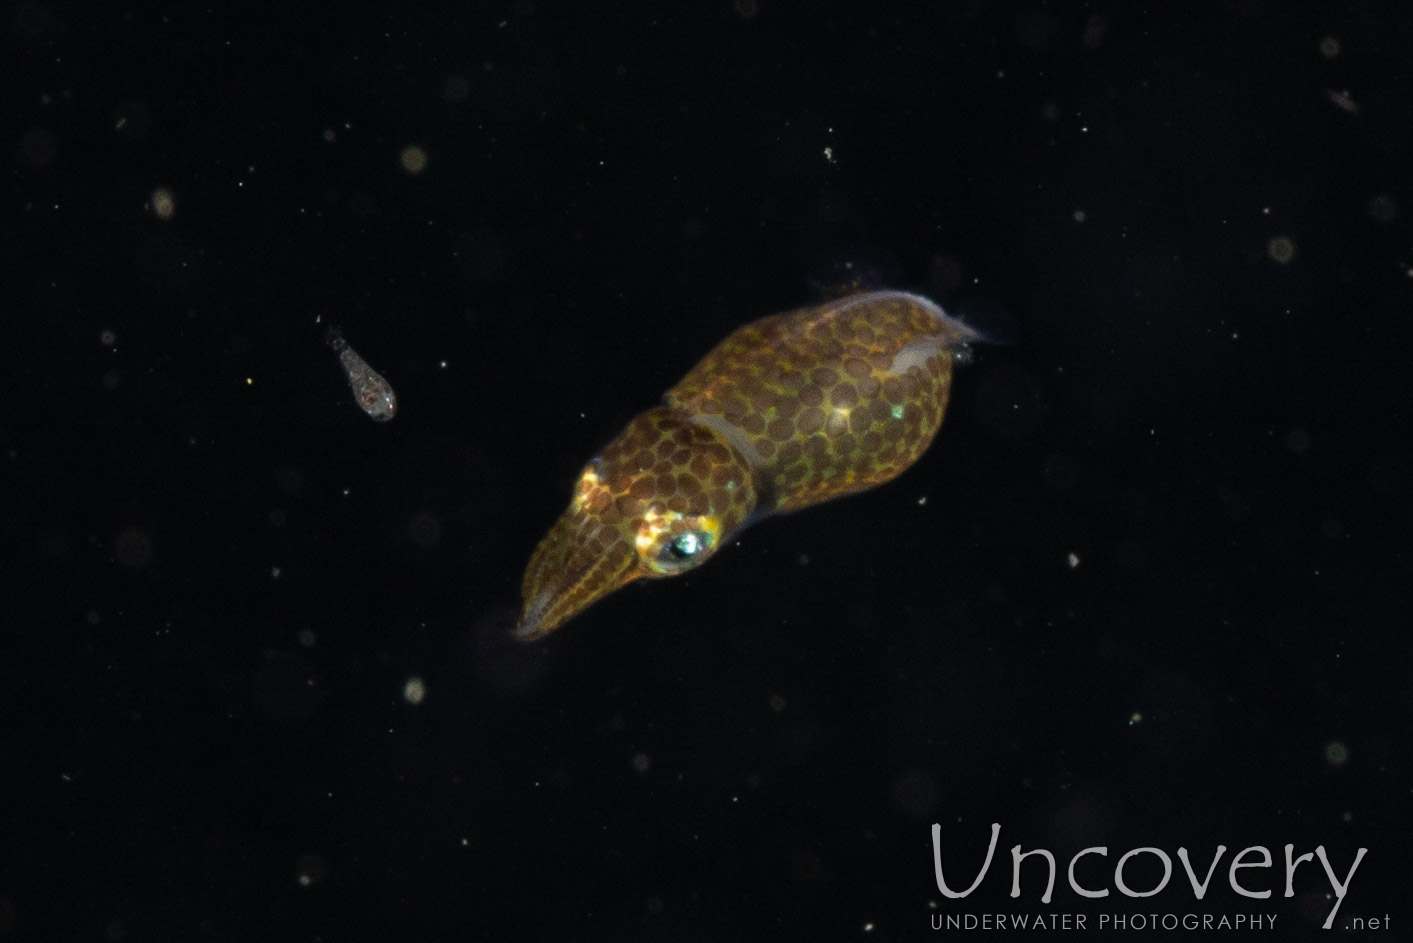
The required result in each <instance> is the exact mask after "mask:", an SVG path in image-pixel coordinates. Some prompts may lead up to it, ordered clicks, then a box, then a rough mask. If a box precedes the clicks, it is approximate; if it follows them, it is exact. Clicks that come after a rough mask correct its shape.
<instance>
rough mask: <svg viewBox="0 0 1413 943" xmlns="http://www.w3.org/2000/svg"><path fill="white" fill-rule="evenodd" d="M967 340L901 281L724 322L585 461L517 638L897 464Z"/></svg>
mask: <svg viewBox="0 0 1413 943" xmlns="http://www.w3.org/2000/svg"><path fill="white" fill-rule="evenodd" d="M981 339H982V338H981V337H980V336H979V335H978V334H977V333H976V332H975V331H974V330H972V329H971V328H969V327H968V326H966V325H965V324H963V323H962V322H960V321H958V320H956V319H954V318H951V317H948V316H947V315H946V314H944V313H943V311H942V309H941V308H940V307H938V306H937V305H936V304H934V303H932V302H931V301H929V300H927V299H926V298H922V297H920V296H918V295H912V294H908V293H906V292H901V291H871V292H866V293H863V294H856V295H851V296H849V297H845V298H838V299H835V300H833V301H829V302H826V303H824V304H819V305H814V306H811V307H807V308H800V309H798V310H795V311H790V312H786V313H784V314H776V315H772V316H770V317H767V318H762V319H760V320H759V321H753V322H751V323H750V324H747V325H745V326H743V327H741V328H738V329H737V330H736V331H735V332H734V333H732V334H731V335H730V336H729V337H727V338H726V339H725V340H724V341H722V342H721V343H720V344H718V345H717V346H716V348H715V349H714V350H712V351H711V353H709V354H707V355H706V357H705V358H704V359H703V360H702V361H701V362H700V363H698V364H697V365H696V366H695V367H694V368H692V370H691V372H689V373H688V374H687V375H686V376H685V377H683V378H682V381H681V382H680V383H678V384H677V385H676V386H674V387H673V388H672V389H670V390H668V391H667V395H666V396H665V397H664V398H663V403H662V405H660V406H655V407H653V408H652V409H649V410H648V411H647V412H645V413H642V414H641V415H639V416H638V417H637V418H635V419H634V420H633V421H632V422H630V423H629V424H628V427H627V428H626V429H624V430H623V431H622V432H621V433H620V434H619V435H618V437H617V438H616V439H614V440H613V441H612V442H610V443H609V444H608V445H607V446H606V447H605V448H604V449H603V451H602V452H601V453H600V454H599V455H598V456H596V457H595V458H593V459H592V460H591V461H590V462H589V464H588V465H587V466H586V467H585V468H584V471H583V473H582V474H581V475H580V476H579V481H578V484H577V485H576V486H575V489H574V496H573V499H572V500H571V501H570V503H569V508H568V509H567V510H566V511H565V512H564V514H563V515H562V516H561V517H560V518H559V520H558V522H557V523H555V525H554V526H553V527H552V528H551V529H550V532H549V533H548V534H546V535H545V537H544V539H543V540H541V541H540V544H539V546H538V547H537V548H536V549H535V552H534V554H533V555H532V556H531V557H530V563H529V565H528V566H527V567H526V569H525V576H524V580H523V582H522V584H521V596H522V600H523V608H522V609H521V613H520V621H519V625H518V627H517V629H516V637H517V638H519V639H521V640H523V641H532V640H534V639H539V638H543V637H544V636H545V635H548V634H549V633H550V632H552V631H554V630H555V629H557V628H558V627H559V626H561V625H563V624H564V623H565V622H566V621H568V620H569V619H571V618H573V617H574V616H575V615H577V614H578V613H579V612H581V611H583V610H584V609H585V608H587V607H588V606H590V605H592V604H593V603H594V602H596V601H598V600H600V599H602V598H603V597H604V596H607V595H608V594H609V593H611V592H613V591H614V590H616V589H618V588H619V587H621V586H624V585H626V584H627V583H630V582H632V581H633V580H636V579H639V578H640V577H647V578H657V577H664V576H676V575H678V574H680V573H685V572H687V571H688V570H692V569H695V568H696V567H699V566H701V565H702V564H703V563H705V562H706V561H707V560H708V559H710V558H711V556H712V555H713V554H714V553H715V552H716V551H717V549H718V548H720V547H722V546H724V545H725V544H726V543H727V542H728V541H730V540H731V539H732V537H734V536H735V535H736V534H737V533H739V532H740V531H741V529H742V528H743V527H745V526H746V525H748V524H751V523H754V522H755V521H758V520H760V519H761V518H764V517H769V516H770V515H772V514H783V513H786V512H789V511H798V510H799V509H800V508H804V507H809V506H810V505H812V504H818V503H819V502H821V501H828V500H829V499H830V498H837V497H839V496H841V495H846V494H852V493H854V492H856V491H863V490H864V489H866V488H872V487H874V486H875V485H879V484H882V483H883V482H885V481H888V480H889V479H891V478H894V477H896V476H897V475H898V474H900V473H901V472H902V471H903V470H904V469H906V468H907V467H908V466H910V465H912V464H913V462H915V461H917V459H918V457H919V456H921V455H922V453H923V452H924V451H926V450H927V447H928V446H929V445H930V444H931V443H932V439H933V437H934V436H935V435H936V434H937V430H938V428H939V427H940V426H941V425H942V414H943V412H945V410H946V408H947V397H948V393H949V391H950V389H951V384H952V369H953V366H954V364H959V363H965V362H966V361H967V360H968V359H969V348H968V344H969V343H970V342H973V341H979V340H981Z"/></svg>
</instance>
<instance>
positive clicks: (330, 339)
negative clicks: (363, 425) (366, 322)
mask: <svg viewBox="0 0 1413 943" xmlns="http://www.w3.org/2000/svg"><path fill="white" fill-rule="evenodd" d="M324 343H326V344H328V345H329V346H330V347H332V348H333V349H334V351H335V353H337V354H338V355H339V363H340V364H341V365H342V366H343V372H344V373H345V374H346V375H347V376H348V385H349V387H350V388H351V389H352V390H353V398H354V399H355V400H357V401H358V406H359V408H360V409H362V410H363V411H364V412H365V413H367V414H368V415H369V416H371V417H372V418H374V419H376V420H377V421H378V422H387V421H388V420H389V419H391V418H392V417H393V416H395V415H397V394H396V393H394V392H393V388H392V386H391V385H389V383H388V381H387V380H385V379H383V375H382V374H381V373H379V372H377V371H376V370H374V369H373V368H372V367H370V366H368V361H366V360H364V359H363V358H362V357H360V356H358V351H356V350H354V349H353V348H352V347H350V346H348V341H346V340H344V339H343V332H341V331H340V330H339V329H338V328H336V327H331V328H329V329H328V331H327V332H325V334H324Z"/></svg>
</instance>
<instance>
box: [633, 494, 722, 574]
mask: <svg viewBox="0 0 1413 943" xmlns="http://www.w3.org/2000/svg"><path fill="white" fill-rule="evenodd" d="M683 518H689V520H683ZM678 521H682V524H685V525H687V526H686V527H685V528H683V529H682V530H680V531H679V532H678V533H675V534H674V533H672V530H671V528H672V526H673V525H674V524H676V522H678ZM678 526H681V525H678ZM720 540H721V519H720V518H719V517H717V516H715V515H712V514H702V515H686V514H680V513H678V512H676V511H668V512H666V513H662V512H652V511H651V510H650V512H649V514H648V516H647V517H646V518H645V519H644V521H643V524H642V526H641V527H640V528H639V530H638V537H637V545H638V554H639V557H640V559H641V560H642V564H643V566H644V567H645V568H646V569H647V571H648V572H650V573H654V574H656V575H658V576H675V575H676V574H678V573H685V572H687V571H688V570H691V569H695V568H696V567H699V566H701V565H702V564H703V563H705V562H706V561H707V560H709V559H711V555H712V553H713V551H715V550H716V545H717V544H718V543H719V542H720Z"/></svg>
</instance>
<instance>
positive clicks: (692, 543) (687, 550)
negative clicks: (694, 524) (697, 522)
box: [663, 531, 706, 561]
mask: <svg viewBox="0 0 1413 943" xmlns="http://www.w3.org/2000/svg"><path fill="white" fill-rule="evenodd" d="M705 546H706V542H705V541H703V540H702V538H701V537H700V536H698V535H697V534H694V533H691V532H690V531H689V532H688V533H685V534H679V535H678V536H677V538H676V539H675V540H673V541H672V543H670V544H668V545H667V546H666V547H664V548H663V555H664V556H666V557H668V558H669V559H672V560H677V561H683V560H690V559H692V558H693V557H695V556H696V555H697V554H698V553H700V552H701V551H702V548H703V547H705Z"/></svg>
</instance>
